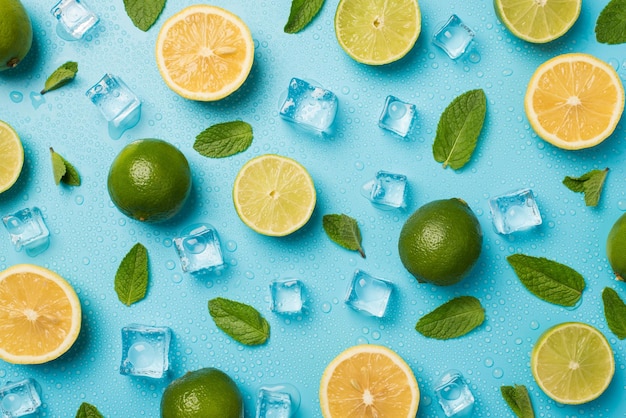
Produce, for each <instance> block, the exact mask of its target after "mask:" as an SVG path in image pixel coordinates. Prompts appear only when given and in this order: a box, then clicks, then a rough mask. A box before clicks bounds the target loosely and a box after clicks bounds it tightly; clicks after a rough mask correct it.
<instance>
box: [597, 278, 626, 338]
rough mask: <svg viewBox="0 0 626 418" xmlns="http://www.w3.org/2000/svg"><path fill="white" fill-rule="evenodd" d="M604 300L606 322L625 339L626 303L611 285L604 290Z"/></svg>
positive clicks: (615, 332)
mask: <svg viewBox="0 0 626 418" xmlns="http://www.w3.org/2000/svg"><path fill="white" fill-rule="evenodd" d="M602 302H603V303H604V317H605V318H606V323H607V324H608V326H609V328H610V330H611V331H612V332H613V334H615V335H616V336H617V338H619V339H620V340H623V339H624V338H626V304H625V303H624V301H623V300H622V299H621V298H620V297H619V295H618V294H617V292H616V291H615V290H613V289H611V288H610V287H605V288H604V290H603V291H602Z"/></svg>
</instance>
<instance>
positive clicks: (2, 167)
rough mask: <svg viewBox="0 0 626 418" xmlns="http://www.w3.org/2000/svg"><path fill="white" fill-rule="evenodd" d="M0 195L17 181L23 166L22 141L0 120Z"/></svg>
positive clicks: (13, 130)
mask: <svg viewBox="0 0 626 418" xmlns="http://www.w3.org/2000/svg"><path fill="white" fill-rule="evenodd" d="M0 155H1V156H2V158H0V193H2V192H4V191H5V190H8V189H9V187H11V186H13V184H15V182H16V181H17V179H18V177H19V176H20V173H21V172H22V166H23V165H24V148H23V147H22V141H21V140H20V137H19V136H18V135H17V132H15V129H13V128H12V127H11V126H10V125H9V124H8V123H6V122H2V121H1V120H0Z"/></svg>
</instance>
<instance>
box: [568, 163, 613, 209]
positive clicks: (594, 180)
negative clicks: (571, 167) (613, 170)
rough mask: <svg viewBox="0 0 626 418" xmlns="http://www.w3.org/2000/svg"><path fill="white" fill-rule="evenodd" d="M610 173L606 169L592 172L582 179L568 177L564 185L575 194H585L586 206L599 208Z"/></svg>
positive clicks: (581, 177) (584, 175)
mask: <svg viewBox="0 0 626 418" xmlns="http://www.w3.org/2000/svg"><path fill="white" fill-rule="evenodd" d="M608 172H609V169H608V168H605V169H604V170H591V171H590V172H588V173H585V174H583V175H582V176H580V177H570V176H566V177H565V178H564V179H563V184H564V185H565V187H567V188H568V189H570V190H571V191H573V192H576V193H584V194H585V205H587V206H597V204H598V202H599V201H600V196H601V194H602V188H603V187H604V180H605V179H606V175H607V173H608Z"/></svg>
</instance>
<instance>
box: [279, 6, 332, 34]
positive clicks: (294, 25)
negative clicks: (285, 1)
mask: <svg viewBox="0 0 626 418" xmlns="http://www.w3.org/2000/svg"><path fill="white" fill-rule="evenodd" d="M323 5H324V0H293V1H292V2H291V10H290V11H289V19H288V20H287V24H286V25H285V29H284V30H285V33H297V32H300V31H301V30H302V29H304V28H305V27H306V26H307V25H308V24H309V23H310V22H311V21H312V20H313V18H314V17H315V16H316V15H317V14H318V13H319V11H320V10H321V9H322V6H323Z"/></svg>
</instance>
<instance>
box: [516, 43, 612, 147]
mask: <svg viewBox="0 0 626 418" xmlns="http://www.w3.org/2000/svg"><path fill="white" fill-rule="evenodd" d="M525 110H526V116H527V117H528V120H529V122H530V125H531V126H532V127H533V129H534V130H535V132H537V135H539V136H540V137H541V138H543V139H544V140H546V141H547V142H549V143H551V144H552V145H555V146H557V147H559V148H564V149H572V150H577V149H582V148H589V147H592V146H594V145H597V144H599V143H601V142H602V141H604V140H605V139H606V138H607V137H609V136H610V135H611V134H612V133H613V131H614V130H615V127H616V126H617V123H618V122H619V120H620V118H621V116H622V112H623V111H624V87H623V85H622V82H621V81H620V79H619V76H618V75H617V72H615V70H614V69H613V67H611V66H610V65H609V64H607V63H605V62H604V61H601V60H599V59H598V58H595V57H594V56H592V55H588V54H579V53H575V54H564V55H559V56H557V57H554V58H552V59H550V60H548V61H547V62H545V63H543V64H542V65H541V66H539V68H538V69H537V70H536V71H535V73H534V74H533V76H532V78H531V79H530V82H529V83H528V89H527V90H526V97H525Z"/></svg>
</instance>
